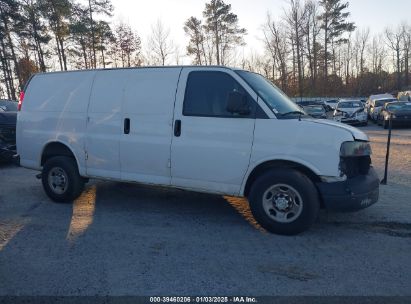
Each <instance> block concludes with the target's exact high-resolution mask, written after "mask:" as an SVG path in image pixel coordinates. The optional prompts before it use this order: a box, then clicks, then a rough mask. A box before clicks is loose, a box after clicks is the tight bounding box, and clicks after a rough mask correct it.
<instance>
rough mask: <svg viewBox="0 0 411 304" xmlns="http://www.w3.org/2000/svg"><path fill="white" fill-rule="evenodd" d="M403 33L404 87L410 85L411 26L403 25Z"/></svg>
mask: <svg viewBox="0 0 411 304" xmlns="http://www.w3.org/2000/svg"><path fill="white" fill-rule="evenodd" d="M401 27H402V32H403V50H404V85H405V86H406V87H408V86H409V85H410V65H409V62H410V54H411V26H410V25H408V24H407V23H402V25H401Z"/></svg>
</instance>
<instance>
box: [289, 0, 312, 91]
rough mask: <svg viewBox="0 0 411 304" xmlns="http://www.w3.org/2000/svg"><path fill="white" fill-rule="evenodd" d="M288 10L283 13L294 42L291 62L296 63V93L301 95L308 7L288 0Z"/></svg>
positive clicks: (293, 0) (297, 1)
mask: <svg viewBox="0 0 411 304" xmlns="http://www.w3.org/2000/svg"><path fill="white" fill-rule="evenodd" d="M289 5H290V8H289V11H287V12H286V13H285V18H286V22H287V24H288V25H289V27H290V34H291V37H290V38H291V43H292V44H293V43H294V46H293V49H294V47H295V54H294V52H293V62H296V63H297V75H298V93H299V95H300V96H303V90H304V83H303V80H304V70H303V69H304V67H303V62H302V61H303V56H302V53H303V50H302V48H303V38H304V35H305V33H306V32H305V29H306V28H305V26H306V18H307V14H308V7H307V6H302V5H301V3H300V0H289Z"/></svg>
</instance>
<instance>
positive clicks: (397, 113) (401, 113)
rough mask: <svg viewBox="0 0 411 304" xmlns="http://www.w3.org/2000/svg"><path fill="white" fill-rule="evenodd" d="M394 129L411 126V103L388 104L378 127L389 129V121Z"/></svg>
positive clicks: (383, 110)
mask: <svg viewBox="0 0 411 304" xmlns="http://www.w3.org/2000/svg"><path fill="white" fill-rule="evenodd" d="M390 114H391V115H392V116H391V123H392V126H393V127H397V126H411V102H408V101H397V102H388V103H386V104H385V105H384V106H383V108H382V110H381V114H380V116H379V119H378V125H382V126H383V127H384V129H387V128H388V124H389V119H390Z"/></svg>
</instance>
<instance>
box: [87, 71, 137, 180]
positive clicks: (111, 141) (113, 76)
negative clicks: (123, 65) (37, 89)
mask: <svg viewBox="0 0 411 304" xmlns="http://www.w3.org/2000/svg"><path fill="white" fill-rule="evenodd" d="M132 72H133V70H106V71H104V70H101V71H97V75H96V77H95V80H94V84H93V89H92V92H91V96H90V106H89V109H88V121H87V136H86V151H87V154H88V159H87V175H88V176H94V177H106V178H113V179H120V177H121V168H120V138H121V134H122V125H123V115H122V103H123V100H124V90H125V85H126V83H127V79H128V77H129V75H130V73H132Z"/></svg>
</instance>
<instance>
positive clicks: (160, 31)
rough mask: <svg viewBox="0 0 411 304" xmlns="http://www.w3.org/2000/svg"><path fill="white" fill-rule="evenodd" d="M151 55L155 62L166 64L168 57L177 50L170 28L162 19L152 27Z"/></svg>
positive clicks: (149, 40)
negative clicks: (165, 25) (166, 26)
mask: <svg viewBox="0 0 411 304" xmlns="http://www.w3.org/2000/svg"><path fill="white" fill-rule="evenodd" d="M148 48H149V51H150V52H151V54H150V57H151V58H152V60H153V61H154V64H161V65H165V64H166V62H167V59H168V58H169V57H170V55H172V54H173V53H174V51H175V48H174V43H173V41H172V40H171V38H170V29H168V28H165V27H164V24H163V23H162V22H161V20H157V22H156V24H154V25H153V26H152V27H151V36H150V37H149V39H148Z"/></svg>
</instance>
